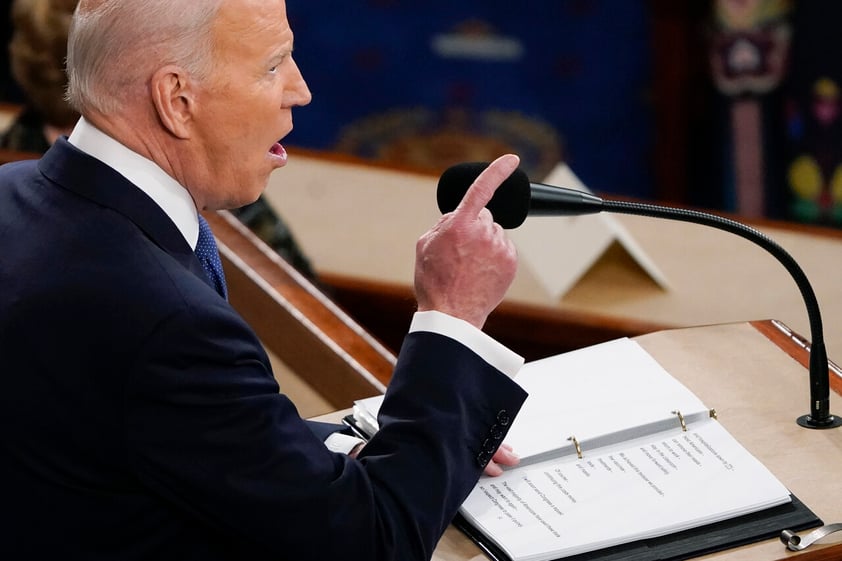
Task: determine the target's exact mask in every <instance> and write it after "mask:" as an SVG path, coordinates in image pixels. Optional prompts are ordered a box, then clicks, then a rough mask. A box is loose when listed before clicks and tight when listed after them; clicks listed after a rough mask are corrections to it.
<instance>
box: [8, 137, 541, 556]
mask: <svg viewBox="0 0 842 561" xmlns="http://www.w3.org/2000/svg"><path fill="white" fill-rule="evenodd" d="M0 368H2V371H1V372H0V382H1V383H2V389H3V391H2V394H0V396H1V397H0V502H2V505H3V506H2V509H3V512H4V516H3V518H4V522H3V523H2V526H3V531H2V539H0V558H3V559H65V560H68V559H108V560H120V559H156V560H160V559H179V560H184V559H201V560H215V559H238V560H249V561H256V560H259V559H274V560H278V559H294V560H297V561H300V560H306V559H322V560H323V559H340V558H341V559H349V560H354V559H360V560H362V559H366V560H372V559H401V560H411V559H427V558H429V557H430V555H431V554H432V550H433V548H434V546H435V543H436V542H437V540H438V539H439V538H440V536H441V533H442V532H443V531H444V529H445V527H446V526H447V524H448V523H449V521H450V520H451V517H452V516H453V515H454V513H455V511H456V510H457V508H458V506H459V504H460V503H461V502H462V500H464V497H465V496H466V495H467V493H468V492H469V491H470V489H471V488H472V487H473V486H474V484H475V482H476V480H477V478H478V477H479V475H480V473H481V470H482V468H483V466H484V465H485V463H486V462H487V461H488V459H489V457H490V455H491V453H492V452H493V451H494V449H496V447H497V445H498V444H499V443H500V441H501V439H502V438H503V436H504V435H505V433H506V430H507V428H508V426H509V423H510V422H511V420H512V419H513V418H514V416H515V414H516V413H517V411H518V409H519V408H520V405H521V403H522V402H523V400H524V399H525V395H524V393H523V391H522V390H521V389H520V388H519V387H518V386H517V385H516V384H514V383H513V382H512V381H511V380H509V379H508V378H507V377H506V376H504V375H503V374H501V373H500V372H498V371H497V370H495V369H494V368H492V367H491V366H489V365H488V364H487V363H486V362H484V361H483V360H482V359H480V358H479V357H478V356H477V355H475V354H474V353H473V352H471V351H470V350H468V349H467V348H466V347H464V346H463V345H461V344H459V343H457V342H456V341H454V340H452V339H449V338H447V337H443V336H440V335H437V334H432V333H426V332H419V333H413V334H410V335H408V336H407V338H406V340H405V343H404V346H403V348H402V349H401V352H400V355H399V358H398V364H397V366H396V369H395V372H394V377H393V380H392V382H391V384H390V387H389V390H388V392H387V398H386V400H385V402H384V404H383V409H382V414H381V419H380V421H381V424H382V429H381V431H380V433H379V434H378V435H377V436H376V437H375V438H374V439H372V440H371V442H370V443H369V444H368V445H367V446H366V448H365V450H364V453H363V454H362V455H361V457H360V458H359V459H358V460H352V459H350V458H348V457H347V456H344V455H341V454H334V453H331V452H329V451H328V450H327V449H326V448H325V446H324V444H323V442H322V440H321V439H320V438H319V437H318V436H317V435H315V434H314V433H313V432H312V431H311V430H310V429H309V428H308V426H307V424H306V423H305V421H302V420H301V418H300V417H299V415H298V414H297V412H296V409H295V407H294V405H293V404H292V403H291V402H290V401H289V399H288V398H287V397H286V396H284V395H283V394H281V393H279V391H278V387H277V385H276V382H275V380H274V378H273V375H272V372H271V370H270V364H269V360H268V358H267V356H266V354H265V352H264V350H263V349H262V348H261V345H260V343H259V341H258V339H257V337H256V336H255V334H254V333H253V332H252V330H251V329H250V328H249V326H248V325H247V324H246V323H245V322H244V321H243V320H242V318H240V316H239V315H238V314H237V313H236V312H235V311H234V310H233V309H232V308H231V307H230V306H229V304H228V303H227V302H226V301H225V300H224V299H222V298H220V297H219V296H218V295H217V294H216V292H215V291H214V290H213V289H212V288H211V286H210V284H209V282H208V280H207V278H206V276H205V274H204V271H203V270H202V268H201V265H200V264H199V262H198V260H197V259H196V257H195V256H194V254H193V252H192V251H191V249H190V247H189V246H188V244H187V242H186V241H185V240H184V238H183V237H182V235H181V234H180V232H179V230H178V229H177V228H176V227H175V225H174V224H173V222H172V221H171V220H170V219H169V218H168V217H167V216H166V215H165V214H164V213H163V212H162V210H161V209H160V208H159V207H158V206H157V205H156V204H155V203H154V202H153V201H152V200H151V199H149V198H148V197H147V196H146V195H145V194H144V193H143V192H142V191H140V190H139V189H137V188H136V187H135V186H134V185H132V184H131V183H129V182H128V181H127V180H126V179H125V178H124V177H122V176H121V175H120V174H118V173H117V172H115V171H114V170H112V169H111V168H109V167H108V166H106V165H104V164H103V163H102V162H99V161H98V160H96V159H94V158H92V157H90V156H88V155H86V154H84V153H82V152H80V151H79V150H77V149H76V148H74V147H73V146H71V145H70V144H69V143H68V142H67V141H66V140H64V139H62V140H59V141H58V143H57V144H56V145H55V146H53V147H52V148H51V149H50V150H49V151H48V152H47V153H46V154H45V155H44V157H43V158H42V159H41V160H39V161H37V162H35V161H32V162H19V163H13V164H8V165H5V166H3V167H1V168H0Z"/></svg>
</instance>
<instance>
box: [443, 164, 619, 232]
mask: <svg viewBox="0 0 842 561" xmlns="http://www.w3.org/2000/svg"><path fill="white" fill-rule="evenodd" d="M487 167H488V163H487V162H471V163H464V164H457V165H455V166H451V167H449V168H448V169H446V170H445V171H444V173H443V174H442V175H441V178H440V179H439V186H438V191H437V192H436V197H437V199H438V204H439V210H441V211H442V212H443V213H445V212H450V211H452V210H453V209H455V208H456V206H457V205H458V204H459V202H460V201H461V200H462V197H464V196H465V193H466V192H467V191H468V187H470V186H471V184H472V183H473V182H474V180H475V179H476V178H477V176H478V175H479V174H480V173H482V171H483V170H484V169H485V168H487ZM486 208H488V210H490V211H491V215H492V216H494V221H495V222H497V223H498V224H499V225H500V226H502V227H503V228H507V229H511V228H517V227H518V226H520V225H521V224H523V221H524V220H526V216H527V215H530V216H575V215H579V214H594V213H597V212H602V210H603V201H602V199H600V198H599V197H595V196H594V195H591V194H590V193H583V192H582V191H576V190H574V189H565V188H563V187H553V186H551V185H543V184H541V183H530V182H529V178H528V177H527V176H526V173H524V172H523V170H521V169H520V168H518V169H516V170H515V171H514V172H513V173H512V175H510V176H509V177H508V179H506V180H505V181H504V182H503V184H502V185H501V186H500V187H498V188H497V191H496V192H495V193H494V196H493V197H491V200H490V201H488V204H487V205H486Z"/></svg>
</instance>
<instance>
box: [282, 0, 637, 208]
mask: <svg viewBox="0 0 842 561" xmlns="http://www.w3.org/2000/svg"><path fill="white" fill-rule="evenodd" d="M288 15H289V18H290V22H291V25H292V27H293V31H294V32H295V34H296V39H295V58H296V61H297V62H298V65H299V66H300V67H301V70H302V72H303V74H304V77H305V78H306V79H307V81H308V83H309V85H310V89H311V90H312V92H313V102H312V103H311V104H310V105H309V106H308V107H305V108H302V109H298V110H297V111H296V112H295V113H294V116H295V127H296V128H295V130H294V131H293V133H292V134H291V135H290V137H288V139H287V143H288V144H289V145H291V146H301V147H308V148H316V149H327V150H339V151H344V152H348V153H352V154H356V155H359V156H364V157H368V158H375V159H380V160H384V161H396V162H403V163H406V164H410V165H415V166H422V167H425V168H429V169H431V170H434V171H441V170H443V169H444V168H446V167H447V166H448V165H450V164H451V163H455V162H458V161H465V160H479V159H490V158H493V157H494V156H496V155H498V154H500V153H501V152H503V151H505V150H514V151H517V152H518V153H519V154H520V155H521V156H522V158H523V160H524V166H525V168H526V169H527V171H528V172H529V173H530V175H531V176H532V178H533V180H540V179H541V177H542V176H543V174H546V173H547V172H548V171H549V170H550V169H551V168H552V166H553V165H554V164H555V163H556V162H558V161H560V160H565V161H567V162H568V163H569V164H570V166H571V167H572V168H573V170H574V171H575V172H576V173H577V174H578V175H579V176H580V177H581V178H582V179H583V180H584V181H585V182H586V184H588V185H589V186H590V187H591V188H592V189H594V190H596V191H600V192H605V193H617V194H632V195H640V196H648V195H650V194H651V193H652V191H653V189H652V178H651V172H650V167H651V154H650V149H651V148H650V145H651V134H652V117H651V107H650V106H649V95H648V92H649V89H650V74H651V73H650V60H651V56H650V53H649V48H650V29H649V17H648V12H647V7H646V2H644V1H643V0H601V1H600V0H540V1H538V0H535V1H523V2H511V1H507V2H502V1H496V0H495V1H487V0H486V1H478V0H462V1H459V2H452V1H451V2H445V1H441V0H431V1H426V2H402V1H399V0H368V1H365V0H346V1H343V2H328V1H325V0H288Z"/></svg>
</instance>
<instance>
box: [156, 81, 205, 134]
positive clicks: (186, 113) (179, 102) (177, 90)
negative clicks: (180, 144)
mask: <svg viewBox="0 0 842 561" xmlns="http://www.w3.org/2000/svg"><path fill="white" fill-rule="evenodd" d="M150 86H151V89H152V104H153V105H154V107H155V111H156V112H157V114H158V119H160V121H161V124H162V125H163V126H164V128H165V129H167V130H168V131H169V132H170V133H171V134H172V135H174V136H175V137H177V138H180V139H187V138H189V137H190V129H191V126H190V124H191V122H192V121H193V118H194V115H195V111H196V92H195V91H194V84H193V82H192V81H191V80H190V78H189V77H188V75H187V73H186V72H185V71H184V69H182V68H180V67H178V66H173V65H169V66H165V67H163V68H161V69H159V70H158V71H157V72H155V73H154V74H153V75H152V81H151V84H150Z"/></svg>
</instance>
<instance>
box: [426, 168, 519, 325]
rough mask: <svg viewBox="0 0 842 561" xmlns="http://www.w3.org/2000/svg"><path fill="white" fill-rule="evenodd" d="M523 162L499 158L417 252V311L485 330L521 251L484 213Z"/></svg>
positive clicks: (429, 233) (428, 233) (515, 267)
mask: <svg viewBox="0 0 842 561" xmlns="http://www.w3.org/2000/svg"><path fill="white" fill-rule="evenodd" d="M519 163H520V159H519V158H518V157H517V156H515V155H513V154H507V155H505V156H501V157H499V158H497V159H496V160H495V161H494V162H492V163H491V165H490V166H488V168H486V169H485V171H483V172H482V173H481V174H480V175H479V177H477V179H476V181H474V183H473V184H472V185H471V187H470V188H469V189H468V191H467V192H466V193H465V196H464V197H463V198H462V202H461V203H459V206H457V207H456V209H455V210H454V211H453V212H450V213H448V214H445V215H444V216H442V217H441V219H440V220H439V221H438V223H437V224H436V225H435V226H433V228H432V229H430V230H429V231H428V232H427V233H425V234H424V235H423V236H421V238H419V240H418V243H417V244H416V246H415V293H416V299H417V301H418V310H419V311H427V310H436V311H439V312H443V313H446V314H448V315H451V316H454V317H457V318H460V319H463V320H465V321H467V322H469V323H471V324H473V325H474V326H476V327H477V328H480V329H481V328H482V326H483V325H484V324H485V320H486V318H487V317H488V314H490V313H491V311H492V310H494V308H495V307H497V305H498V304H499V303H500V302H501V301H502V299H503V296H504V295H505V293H506V290H508V288H509V286H510V285H511V283H512V281H513V280H514V276H515V272H516V271H517V251H516V250H515V247H514V244H512V242H511V241H510V240H509V239H508V237H507V236H506V235H505V233H504V231H503V229H502V228H501V227H500V226H499V225H498V224H496V223H495V222H494V220H493V219H492V216H491V213H490V212H489V211H488V209H486V208H485V205H486V203H488V201H489V200H491V197H492V196H493V195H494V192H495V191H496V190H497V187H499V186H500V184H501V183H502V182H503V181H504V180H505V179H506V178H507V177H509V175H511V173H512V172H513V171H514V170H515V169H516V168H517V166H518V164H519Z"/></svg>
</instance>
